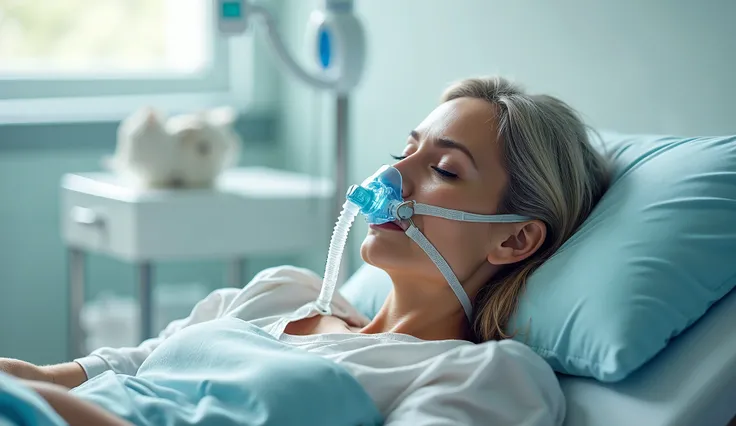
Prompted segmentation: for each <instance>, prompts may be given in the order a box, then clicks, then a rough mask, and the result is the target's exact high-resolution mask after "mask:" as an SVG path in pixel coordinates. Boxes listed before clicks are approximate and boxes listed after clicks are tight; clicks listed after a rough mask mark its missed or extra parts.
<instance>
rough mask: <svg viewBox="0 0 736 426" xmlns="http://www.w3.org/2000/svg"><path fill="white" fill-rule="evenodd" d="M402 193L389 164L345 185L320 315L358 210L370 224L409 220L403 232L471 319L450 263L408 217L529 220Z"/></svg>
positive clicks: (397, 174)
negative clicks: (443, 204) (436, 203)
mask: <svg viewBox="0 0 736 426" xmlns="http://www.w3.org/2000/svg"><path fill="white" fill-rule="evenodd" d="M401 194H402V178H401V173H400V172H399V171H398V169H396V168H395V167H392V166H382V167H381V168H380V169H378V171H377V172H376V173H374V174H373V175H372V176H370V177H369V178H368V179H366V180H364V181H363V183H361V184H360V185H353V186H351V187H350V188H349V189H348V192H347V196H346V198H347V200H346V201H345V204H344V205H343V210H342V212H341V213H340V217H339V218H338V220H337V223H336V224H335V228H334V231H333V234H332V240H331V241H330V249H329V251H328V253H327V266H326V268H325V277H324V280H323V281H322V289H321V290H320V293H319V297H318V298H317V301H316V302H315V304H316V307H317V309H318V310H319V311H320V312H321V313H322V314H323V315H330V314H331V310H330V303H331V302H332V296H333V294H334V292H335V287H336V284H337V274H338V271H339V268H340V259H341V258H342V252H343V250H344V248H345V242H346V241H347V237H348V231H350V227H351V226H352V224H353V221H354V220H355V216H357V215H358V213H362V214H363V215H364V216H365V219H366V222H368V223H369V224H371V225H380V224H382V223H387V222H393V221H395V220H403V221H408V222H409V228H408V229H407V230H406V232H405V233H406V235H407V236H408V237H409V238H411V239H412V240H413V241H414V242H415V243H417V244H418V245H419V247H421V248H422V250H424V252H425V253H427V256H429V258H430V259H431V260H432V262H433V263H434V264H435V265H436V266H437V268H438V269H439V270H440V272H441V273H442V276H443V277H444V278H445V280H446V281H447V283H448V284H449V285H450V288H451V289H452V291H453V292H454V293H455V296H456V297H457V298H458V300H459V301H460V304H461V305H462V307H463V310H464V311H465V315H466V316H467V317H468V321H471V322H472V314H473V307H472V304H471V303H470V298H469V297H468V295H467V293H466V292H465V290H464V289H463V287H462V285H461V284H460V281H458V279H457V277H456V276H455V273H454V272H452V269H451V268H450V265H449V264H448V263H447V261H446V260H445V259H444V258H443V257H442V255H441V254H440V252H439V251H437V249H436V248H435V247H434V246H433V245H432V243H430V242H429V240H428V239H427V237H425V236H424V234H422V232H421V231H420V230H419V228H417V227H416V225H415V224H414V221H413V220H412V217H413V216H415V215H427V216H435V217H441V218H445V219H449V220H458V221H463V222H483V223H518V222H525V221H527V220H531V218H530V217H526V216H520V215H515V214H500V215H482V214H475V213H467V212H463V211H459V210H451V209H446V208H443V207H437V206H431V205H428V204H422V203H417V202H416V201H414V200H404V198H403V196H402V195H401Z"/></svg>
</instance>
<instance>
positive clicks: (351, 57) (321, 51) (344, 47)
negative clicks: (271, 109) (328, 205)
mask: <svg viewBox="0 0 736 426" xmlns="http://www.w3.org/2000/svg"><path fill="white" fill-rule="evenodd" d="M215 7H216V10H217V26H218V29H219V30H220V32H221V33H223V34H226V35H232V34H241V33H243V32H245V31H247V30H248V26H249V23H250V19H252V18H254V17H258V18H261V21H262V22H263V23H264V24H265V26H266V30H267V32H266V33H267V35H268V40H269V42H270V43H271V47H272V48H273V50H274V52H275V53H276V56H277V57H278V58H279V60H280V61H281V63H282V65H283V66H284V67H285V68H286V69H288V70H289V71H291V72H292V73H294V75H295V76H296V77H297V78H299V79H300V80H302V81H303V82H304V83H306V84H308V85H310V86H312V87H315V88H318V89H322V90H327V91H330V92H332V93H334V94H335V101H336V105H335V109H336V116H335V164H336V166H335V206H334V207H333V209H334V210H333V214H332V217H333V218H337V217H338V216H339V215H340V212H341V210H342V204H343V197H344V195H345V194H346V193H347V188H348V174H347V167H348V134H349V127H348V124H349V123H348V117H349V105H350V102H349V98H348V93H349V92H350V90H352V89H353V88H355V86H357V84H358V82H359V81H360V77H361V75H362V73H363V68H364V63H365V51H366V48H365V35H364V31H363V26H362V24H361V23H360V21H359V20H358V18H357V17H356V16H355V15H354V14H353V0H324V3H323V10H315V11H314V12H312V16H311V17H310V27H311V31H310V33H311V35H310V37H311V38H312V39H313V40H314V47H315V49H314V51H313V54H314V59H315V62H316V65H317V68H318V70H317V71H316V72H310V71H307V70H305V69H304V68H302V67H301V66H300V65H299V64H298V63H297V62H296V61H295V60H294V58H293V57H292V56H291V55H290V54H289V51H288V49H287V48H286V46H285V45H284V42H283V40H282V39H281V36H280V35H279V33H278V31H277V28H276V22H275V20H274V18H273V16H272V15H271V13H270V12H269V11H268V9H266V8H265V7H263V6H260V5H256V4H253V3H252V0H215ZM347 260H348V259H347V258H346V259H343V262H342V263H343V265H344V266H343V267H342V268H340V270H341V277H340V279H338V284H339V283H341V282H342V281H343V279H342V272H345V271H349V270H350V268H349V265H348V263H347Z"/></svg>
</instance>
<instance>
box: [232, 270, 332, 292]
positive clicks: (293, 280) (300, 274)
mask: <svg viewBox="0 0 736 426" xmlns="http://www.w3.org/2000/svg"><path fill="white" fill-rule="evenodd" d="M321 285H322V278H320V277H319V276H318V275H317V274H315V273H314V272H313V271H311V270H309V269H306V268H298V267H296V266H291V265H284V266H276V267H273V268H268V269H264V270H262V271H261V272H259V273H258V274H256V275H255V276H254V277H253V279H252V280H251V281H250V283H248V285H247V286H246V288H248V287H251V288H273V287H287V286H300V287H311V288H316V289H318V290H319V288H320V286H321Z"/></svg>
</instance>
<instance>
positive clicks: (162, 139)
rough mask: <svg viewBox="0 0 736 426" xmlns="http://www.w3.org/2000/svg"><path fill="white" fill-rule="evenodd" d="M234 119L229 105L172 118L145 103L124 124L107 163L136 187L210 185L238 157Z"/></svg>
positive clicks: (238, 143)
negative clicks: (144, 105)
mask: <svg viewBox="0 0 736 426" xmlns="http://www.w3.org/2000/svg"><path fill="white" fill-rule="evenodd" d="M235 118H236V114H235V111H233V110H232V109H231V108H228V107H223V108H216V109H213V110H210V111H204V112H198V113H194V114H185V115H179V116H174V117H171V118H169V119H168V120H165V119H164V117H162V116H161V115H160V114H159V113H158V112H156V111H155V110H153V109H152V108H143V109H141V110H139V111H137V112H135V113H134V114H132V115H131V116H130V117H128V118H126V119H125V120H123V122H122V123H121V124H120V126H119V128H118V139H117V147H116V149H115V154H114V155H113V156H112V157H110V158H109V159H107V160H106V161H105V165H106V167H107V168H108V169H110V170H111V171H113V172H114V173H115V174H117V175H118V176H120V177H121V178H122V179H124V180H125V181H126V183H128V184H130V185H131V186H134V187H138V188H206V187H211V186H212V185H213V184H214V182H215V180H216V178H217V176H218V175H219V174H220V173H221V172H222V171H223V170H225V169H226V168H229V167H232V166H234V165H235V164H236V163H237V161H238V159H239V157H240V149H241V145H242V142H241V140H240V138H239V137H238V135H237V134H236V133H235V131H233V129H232V125H233V123H234V121H235Z"/></svg>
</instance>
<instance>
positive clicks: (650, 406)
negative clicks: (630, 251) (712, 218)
mask: <svg viewBox="0 0 736 426" xmlns="http://www.w3.org/2000/svg"><path fill="white" fill-rule="evenodd" d="M641 326H642V327H646V324H641ZM560 383H561V385H562V389H563V391H564V393H565V396H566V398H567V417H566V419H565V423H564V424H565V426H613V425H617V426H618V425H623V426H629V425H631V426H638V425H642V426H644V425H645V426H680V425H682V426H684V425H688V426H690V425H695V426H710V425H714V426H725V425H726V424H728V422H729V420H731V419H732V418H733V417H734V416H736V290H733V291H731V293H730V294H728V295H726V297H724V298H723V299H722V300H721V301H720V302H718V303H716V304H715V305H713V306H712V307H711V309H710V310H709V311H708V312H707V313H706V314H705V316H703V318H701V319H700V320H699V321H698V322H696V323H695V325H693V326H692V327H691V328H690V329H688V330H687V331H686V332H685V333H683V334H682V335H680V336H679V337H677V338H675V339H673V340H672V342H671V343H670V344H669V345H668V346H667V348H666V349H665V350H664V351H662V353H660V354H659V355H658V356H657V357H656V358H654V359H653V360H652V361H650V362H649V363H647V364H646V365H645V366H644V367H642V369H641V370H639V371H638V372H636V373H634V374H633V375H632V376H630V377H628V378H627V379H625V380H623V381H621V382H619V383H612V384H605V383H601V382H598V381H595V380H592V379H585V378H580V377H572V376H560Z"/></svg>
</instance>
